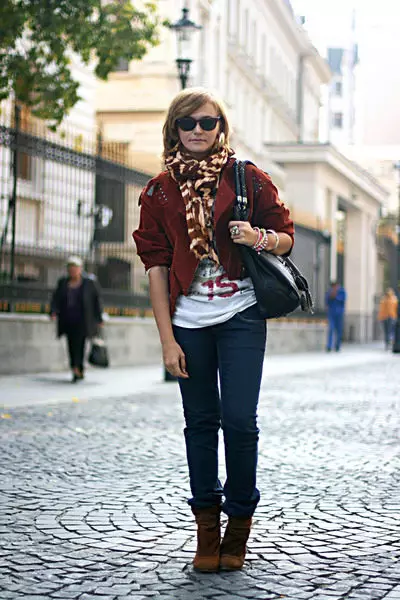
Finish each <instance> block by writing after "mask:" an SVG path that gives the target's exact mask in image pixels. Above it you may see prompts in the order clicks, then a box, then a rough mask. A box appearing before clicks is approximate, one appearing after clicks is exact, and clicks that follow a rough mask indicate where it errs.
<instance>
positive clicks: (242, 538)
mask: <svg viewBox="0 0 400 600" xmlns="http://www.w3.org/2000/svg"><path fill="white" fill-rule="evenodd" d="M250 529H251V517H250V518H245V519H243V518H239V517H229V520H228V525H227V526H226V530H225V535H224V539H223V540H222V544H221V550H220V563H219V566H220V568H221V569H223V570H224V571H236V570H237V569H241V568H242V567H243V565H244V559H245V556H246V543H247V540H248V539H249V535H250Z"/></svg>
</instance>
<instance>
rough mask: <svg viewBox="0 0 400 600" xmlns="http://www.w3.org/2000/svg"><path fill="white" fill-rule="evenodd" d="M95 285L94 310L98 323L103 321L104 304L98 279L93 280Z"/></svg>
mask: <svg viewBox="0 0 400 600" xmlns="http://www.w3.org/2000/svg"><path fill="white" fill-rule="evenodd" d="M92 286H93V312H94V317H95V319H96V321H97V322H98V323H102V322H103V304H102V301H101V295H100V287H99V284H98V283H97V282H96V281H92Z"/></svg>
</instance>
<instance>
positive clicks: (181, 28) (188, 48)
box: [170, 7, 202, 90]
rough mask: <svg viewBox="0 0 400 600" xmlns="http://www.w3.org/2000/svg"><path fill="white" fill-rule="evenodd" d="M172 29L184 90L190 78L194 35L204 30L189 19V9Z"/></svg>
mask: <svg viewBox="0 0 400 600" xmlns="http://www.w3.org/2000/svg"><path fill="white" fill-rule="evenodd" d="M170 28H171V29H172V30H173V31H175V33H176V39H177V47H178V57H177V59H176V66H177V67H178V75H179V80H180V82H181V88H182V89H183V90H184V89H185V87H186V85H187V81H188V78H189V72H190V67H191V64H192V62H193V59H192V41H193V34H194V33H195V32H196V31H199V30H200V29H202V27H201V25H196V23H194V22H193V21H191V20H190V19H189V9H188V8H186V7H185V8H182V16H181V18H180V19H179V20H178V21H176V23H173V24H172V25H170Z"/></svg>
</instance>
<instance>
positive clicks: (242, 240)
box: [228, 221, 258, 246]
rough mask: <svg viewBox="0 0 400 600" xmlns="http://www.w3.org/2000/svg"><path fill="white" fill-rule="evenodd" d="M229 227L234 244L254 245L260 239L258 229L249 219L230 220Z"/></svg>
mask: <svg viewBox="0 0 400 600" xmlns="http://www.w3.org/2000/svg"><path fill="white" fill-rule="evenodd" d="M228 227H229V231H230V233H231V238H232V242H233V243H234V244H244V245H245V246H254V244H255V243H256V242H257V240H258V233H257V231H254V229H253V228H252V226H251V225H250V223H249V222H248V221H229V224H228Z"/></svg>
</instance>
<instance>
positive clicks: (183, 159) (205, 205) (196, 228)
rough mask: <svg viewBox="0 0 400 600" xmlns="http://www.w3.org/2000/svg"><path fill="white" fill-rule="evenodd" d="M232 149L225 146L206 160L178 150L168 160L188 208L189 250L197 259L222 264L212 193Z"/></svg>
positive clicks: (168, 168)
mask: <svg viewBox="0 0 400 600" xmlns="http://www.w3.org/2000/svg"><path fill="white" fill-rule="evenodd" d="M232 154H233V151H232V150H228V149H227V148H222V149H220V150H218V152H215V153H213V154H210V155H209V156H208V157H207V158H204V159H203V160H196V159H195V158H193V157H192V156H190V155H189V154H187V153H185V152H182V151H180V150H178V151H177V152H176V153H175V154H171V155H170V156H169V157H168V158H167V159H166V161H165V166H166V168H167V170H168V171H169V173H170V175H171V177H172V178H173V179H174V180H175V181H176V182H177V183H178V184H179V188H180V191H181V194H182V198H183V201H184V203H185V207H186V222H187V228H188V234H189V238H190V250H191V251H192V252H193V253H194V255H195V256H196V258H198V259H199V260H203V259H204V258H210V259H211V260H213V261H214V262H215V263H216V264H217V265H219V259H218V256H217V254H216V252H215V250H214V248H213V245H212V239H213V222H212V207H213V202H214V196H213V192H214V190H216V188H217V187H218V183H219V177H220V174H221V169H222V167H223V166H224V165H225V164H226V163H227V161H228V159H229V158H230V156H232Z"/></svg>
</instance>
